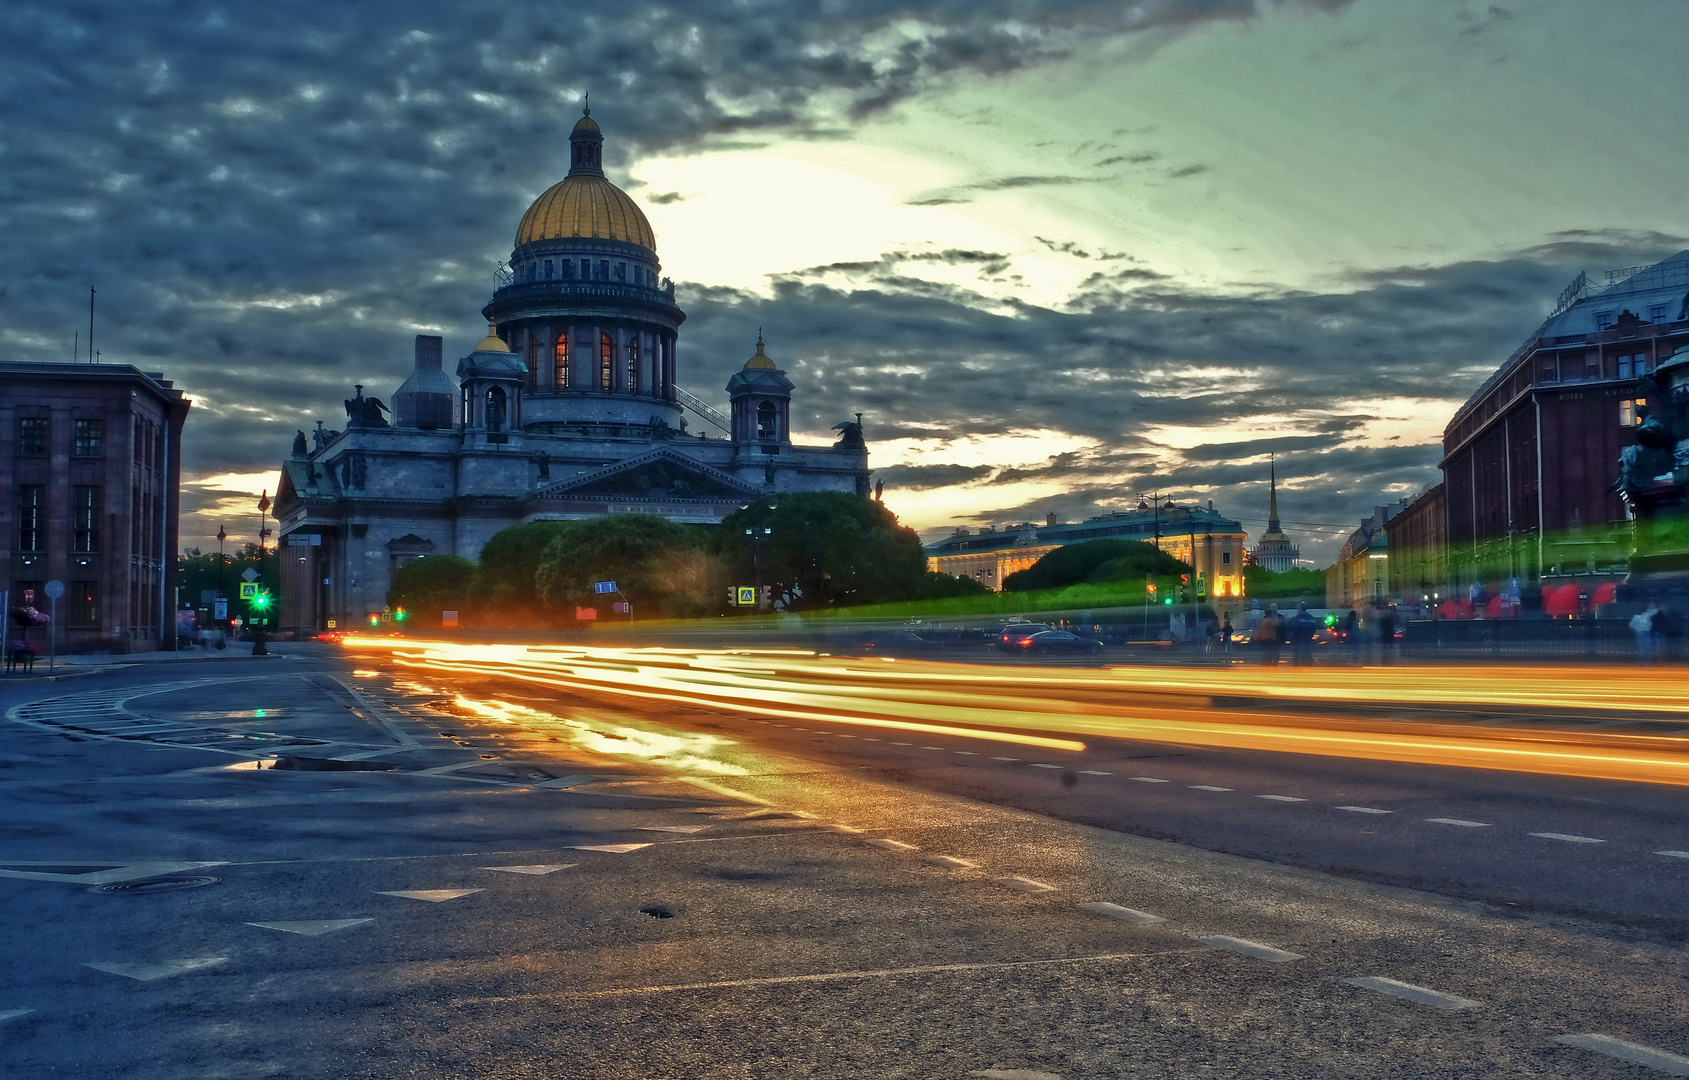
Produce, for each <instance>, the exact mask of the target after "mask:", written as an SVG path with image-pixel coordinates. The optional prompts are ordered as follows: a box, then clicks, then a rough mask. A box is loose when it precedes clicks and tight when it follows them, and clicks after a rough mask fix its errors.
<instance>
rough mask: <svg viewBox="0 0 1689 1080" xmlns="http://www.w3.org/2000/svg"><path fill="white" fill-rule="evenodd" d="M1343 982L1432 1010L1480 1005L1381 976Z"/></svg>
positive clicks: (1356, 978) (1367, 976) (1357, 978)
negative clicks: (1428, 1007)
mask: <svg viewBox="0 0 1689 1080" xmlns="http://www.w3.org/2000/svg"><path fill="white" fill-rule="evenodd" d="M1343 981H1344V982H1346V983H1348V984H1349V985H1350V986H1359V987H1361V988H1362V989H1364V990H1372V991H1375V992H1377V993H1380V994H1389V995H1390V996H1391V997H1398V998H1401V999H1402V1000H1403V1001H1412V1002H1414V1003H1416V1004H1419V1005H1429V1006H1431V1007H1432V1008H1433V1009H1450V1010H1453V1009H1470V1008H1472V1007H1474V1006H1476V1005H1478V1004H1480V1003H1479V1002H1476V1001H1473V1000H1472V999H1471V998H1463V997H1456V996H1455V995H1454V994H1445V993H1443V992H1442V991H1440V990H1428V989H1426V988H1425V987H1423V986H1414V985H1413V984H1412V983H1405V982H1400V981H1398V980H1396V979H1387V978H1385V977H1384V976H1382V975H1357V976H1356V977H1355V978H1353V979H1344V980H1343Z"/></svg>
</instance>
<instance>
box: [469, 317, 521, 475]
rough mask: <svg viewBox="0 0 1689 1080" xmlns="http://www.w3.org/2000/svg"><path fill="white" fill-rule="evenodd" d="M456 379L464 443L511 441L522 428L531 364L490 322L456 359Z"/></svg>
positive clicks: (519, 437)
mask: <svg viewBox="0 0 1689 1080" xmlns="http://www.w3.org/2000/svg"><path fill="white" fill-rule="evenodd" d="M457 380H458V384H459V386H460V387H461V388H462V395H463V396H462V414H461V415H462V423H463V433H464V439H463V441H464V444H465V445H466V446H467V445H470V444H472V443H477V442H480V443H495V444H496V443H509V442H510V441H511V439H512V433H513V432H514V433H516V435H515V438H516V440H517V441H520V439H521V434H520V433H521V430H522V388H523V386H524V385H526V383H527V381H528V365H526V364H524V363H523V362H522V361H520V360H518V359H517V358H516V355H515V354H514V353H512V352H511V351H510V346H508V345H506V344H505V343H504V340H503V339H502V338H500V337H499V336H498V329H497V327H495V326H494V325H493V324H491V323H488V324H487V336H486V337H484V338H482V339H481V341H480V343H479V344H477V345H476V346H475V351H474V352H472V353H470V354H469V355H468V356H466V357H464V358H463V359H462V360H459V361H458V362H457Z"/></svg>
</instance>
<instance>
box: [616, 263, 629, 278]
mask: <svg viewBox="0 0 1689 1080" xmlns="http://www.w3.org/2000/svg"><path fill="white" fill-rule="evenodd" d="M627 279H628V264H627V263H625V262H619V263H617V264H616V280H617V281H626V280H627Z"/></svg>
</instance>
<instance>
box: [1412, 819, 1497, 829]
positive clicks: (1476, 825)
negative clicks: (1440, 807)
mask: <svg viewBox="0 0 1689 1080" xmlns="http://www.w3.org/2000/svg"><path fill="white" fill-rule="evenodd" d="M1425 820H1426V821H1429V822H1430V823H1431V824H1433V825H1459V826H1460V827H1461V828H1463V829H1487V828H1489V827H1490V823H1489V822H1487V821H1463V820H1461V819H1460V818H1457V817H1428V818H1426V819H1425Z"/></svg>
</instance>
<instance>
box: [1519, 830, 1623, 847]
mask: <svg viewBox="0 0 1689 1080" xmlns="http://www.w3.org/2000/svg"><path fill="white" fill-rule="evenodd" d="M1530 835H1532V836H1540V837H1542V838H1543V839H1544V840H1560V841H1564V842H1565V843H1568V844H1605V843H1606V842H1607V841H1605V840H1598V839H1596V838H1595V837H1593V836H1573V835H1572V834H1571V833H1563V832H1534V833H1531V834H1530Z"/></svg>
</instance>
